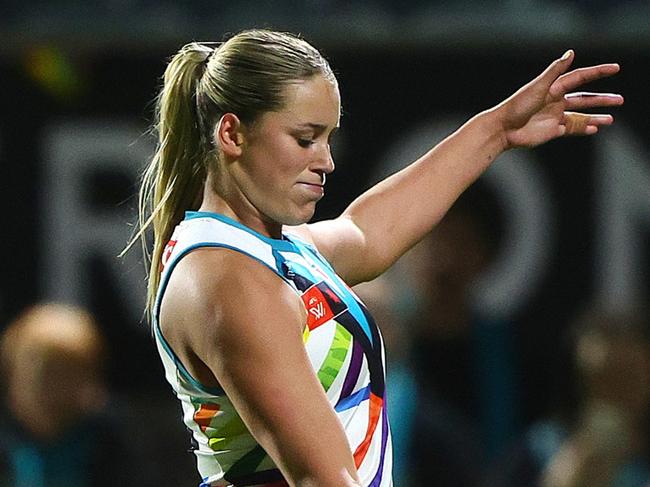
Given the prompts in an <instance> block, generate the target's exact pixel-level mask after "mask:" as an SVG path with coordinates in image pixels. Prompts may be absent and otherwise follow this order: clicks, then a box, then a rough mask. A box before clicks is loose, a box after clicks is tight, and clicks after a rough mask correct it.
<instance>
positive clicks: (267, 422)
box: [161, 249, 360, 487]
mask: <svg viewBox="0 0 650 487" xmlns="http://www.w3.org/2000/svg"><path fill="white" fill-rule="evenodd" d="M161 316H162V319H161V323H173V324H174V326H173V328H171V327H170V328H167V329H165V328H163V333H164V334H165V336H166V338H167V339H168V341H170V343H171V344H172V347H174V349H175V350H176V352H177V354H179V355H180V357H181V359H182V360H183V362H184V363H185V364H187V366H188V367H189V368H190V371H191V372H192V373H193V374H195V377H197V378H199V379H200V380H201V381H202V382H204V383H206V385H216V383H217V382H218V384H219V385H220V386H221V387H222V388H223V389H224V391H225V392H226V394H227V395H228V398H229V399H230V400H231V401H232V403H233V405H234V406H235V409H236V410H237V412H238V413H239V414H240V416H241V418H242V420H243V421H244V423H245V424H246V426H247V427H248V429H249V431H250V432H251V433H252V435H253V436H254V437H255V439H256V440H257V441H258V442H259V444H260V445H261V446H262V447H263V448H264V450H265V451H266V452H267V453H268V454H269V455H270V456H271V458H272V459H273V461H274V462H275V464H276V465H277V466H278V468H279V469H280V470H281V471H282V474H283V475H284V477H285V479H286V480H287V481H288V482H289V484H290V485H291V486H302V487H308V486H309V487H311V486H316V485H318V486H322V487H354V486H360V484H359V483H358V482H359V481H358V477H357V471H356V468H355V465H354V459H353V457H352V453H351V451H350V446H349V444H348V441H347V438H346V436H345V432H344V431H343V427H342V425H341V423H340V422H339V420H338V418H337V416H336V414H335V412H334V410H333V408H332V406H331V405H330V404H329V402H328V400H327V397H326V395H325V392H324V389H323V386H322V385H321V384H320V383H319V381H318V378H317V377H316V374H315V373H314V371H313V368H312V366H311V363H310V361H309V358H308V356H307V353H306V351H305V347H304V344H303V339H302V333H303V325H304V324H305V323H306V311H305V308H304V306H303V304H302V302H301V301H300V299H299V298H298V296H297V295H296V294H295V293H294V292H293V291H292V290H291V289H290V288H289V286H287V285H286V284H285V283H284V282H283V281H282V280H281V279H279V278H278V277H277V276H276V275H275V274H274V273H273V272H272V271H271V270H269V269H268V268H266V267H265V266H264V265H263V264H261V263H258V262H256V261H254V260H253V259H251V258H249V257H246V256H243V255H241V254H239V253H237V252H234V251H230V250H226V249H203V250H197V251H194V252H192V253H191V254H189V255H188V256H186V257H185V258H184V259H183V260H182V261H181V262H180V263H179V265H178V267H177V268H176V269H175V270H174V274H173V275H172V278H171V280H170V283H169V286H168V288H167V291H166V295H165V300H164V301H163V304H162V313H161ZM253 364H254V366H252V365H253Z"/></svg>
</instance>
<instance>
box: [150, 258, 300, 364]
mask: <svg viewBox="0 0 650 487" xmlns="http://www.w3.org/2000/svg"><path fill="white" fill-rule="evenodd" d="M270 311H272V312H273V313H274V314H275V315H276V316H277V317H278V318H279V319H280V320H281V322H282V323H285V325H286V327H287V328H286V330H285V332H287V333H296V334H300V333H302V324H303V323H304V322H305V318H304V317H305V310H304V306H303V305H302V303H301V301H300V299H299V298H298V296H297V295H296V293H295V292H294V291H293V290H292V289H291V288H290V287H289V286H288V285H287V284H286V283H285V282H284V281H283V280H282V279H281V278H280V277H279V276H278V275H277V274H275V272H273V271H272V270H271V269H269V268H268V267H266V266H265V265H264V264H262V263H260V262H258V261H257V260H255V259H252V258H250V257H248V256H247V255H244V254H242V253H240V252H237V251H234V250H229V249H221V248H219V249H215V248H204V249H197V250H194V251H192V252H190V253H189V254H188V255H187V256H185V257H184V258H183V259H182V260H181V261H180V262H179V263H178V265H177V267H176V268H175V269H174V272H173V273H172V276H171V278H170V281H169V284H168V286H167V289H166V291H165V297H164V299H163V302H162V304H161V315H160V325H161V328H162V331H163V334H165V336H166V337H167V336H169V337H171V338H172V341H174V339H173V337H180V338H178V340H177V342H179V343H182V344H186V345H188V346H190V347H191V348H192V349H193V350H194V352H195V353H196V354H197V355H198V356H199V357H207V356H211V355H213V354H214V352H215V348H214V347H216V346H232V345H234V343H232V342H233V341H237V340H241V341H246V340H247V339H248V338H249V337H252V336H255V335H257V334H259V333H260V331H261V330H260V328H261V327H262V326H263V324H264V323H265V320H263V319H262V318H263V317H264V316H265V315H267V314H268V313H269V312H270Z"/></svg>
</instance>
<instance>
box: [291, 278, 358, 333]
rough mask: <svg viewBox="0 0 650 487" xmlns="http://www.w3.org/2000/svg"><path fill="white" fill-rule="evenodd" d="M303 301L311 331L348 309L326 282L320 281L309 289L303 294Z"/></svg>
mask: <svg viewBox="0 0 650 487" xmlns="http://www.w3.org/2000/svg"><path fill="white" fill-rule="evenodd" d="M302 302H303V303H304V305H305V309H306V310H307V327H308V328H309V330H310V331H311V330H314V329H315V328H318V327H319V326H321V325H322V324H324V323H327V322H328V321H329V320H331V319H332V318H335V317H336V316H338V315H339V314H341V313H342V312H343V311H345V310H346V309H347V306H345V304H344V303H343V302H342V301H341V299H340V298H339V297H338V296H337V295H336V293H334V292H333V291H332V290H331V289H330V288H329V286H328V285H327V283H325V282H319V283H318V284H315V285H313V286H311V287H310V288H309V289H307V290H306V291H305V292H304V293H303V294H302Z"/></svg>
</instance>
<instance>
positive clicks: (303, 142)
mask: <svg viewBox="0 0 650 487" xmlns="http://www.w3.org/2000/svg"><path fill="white" fill-rule="evenodd" d="M313 143H314V141H313V140H312V139H300V138H299V139H298V145H299V146H300V147H303V148H305V149H306V148H307V147H309V146H311V145H312V144H313Z"/></svg>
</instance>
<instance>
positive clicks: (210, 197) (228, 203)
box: [199, 173, 282, 238]
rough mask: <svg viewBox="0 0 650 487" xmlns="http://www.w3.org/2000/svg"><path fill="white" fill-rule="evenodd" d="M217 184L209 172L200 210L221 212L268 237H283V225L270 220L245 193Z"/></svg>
mask: <svg viewBox="0 0 650 487" xmlns="http://www.w3.org/2000/svg"><path fill="white" fill-rule="evenodd" d="M233 193H234V191H229V190H228V188H221V187H218V186H217V185H215V178H214V175H213V174H212V173H210V174H208V177H207V178H206V181H205V185H204V187H203V201H201V206H200V208H199V211H209V212H212V213H219V214H221V215H225V216H227V217H228V218H232V219H233V220H235V221H237V222H239V223H241V224H242V225H244V226H247V227H248V228H251V229H253V230H255V231H256V232H258V233H261V234H262V235H265V236H266V237H271V238H282V225H281V224H280V223H277V222H271V221H268V219H267V218H266V217H265V216H264V215H262V214H261V213H260V212H259V211H258V210H257V209H256V208H255V207H254V206H253V205H252V204H251V203H250V202H249V201H248V200H247V199H246V198H245V197H243V195H241V194H240V193H238V196H235V195H233Z"/></svg>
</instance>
